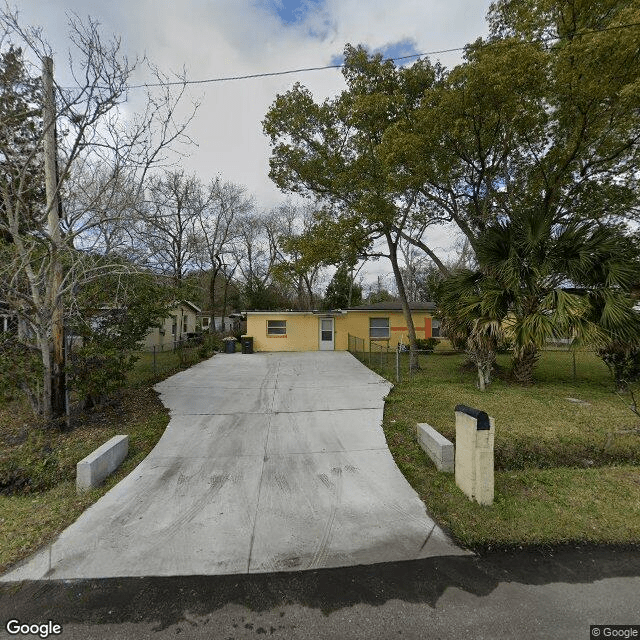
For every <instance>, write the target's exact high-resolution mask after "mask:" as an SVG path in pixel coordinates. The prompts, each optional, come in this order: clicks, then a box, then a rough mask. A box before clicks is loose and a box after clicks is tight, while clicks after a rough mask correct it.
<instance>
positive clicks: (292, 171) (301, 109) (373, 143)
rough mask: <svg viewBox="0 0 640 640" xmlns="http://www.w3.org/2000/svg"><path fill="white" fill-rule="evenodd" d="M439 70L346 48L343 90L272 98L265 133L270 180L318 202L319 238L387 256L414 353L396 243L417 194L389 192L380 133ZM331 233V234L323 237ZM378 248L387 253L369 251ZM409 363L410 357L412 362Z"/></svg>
mask: <svg viewBox="0 0 640 640" xmlns="http://www.w3.org/2000/svg"><path fill="white" fill-rule="evenodd" d="M438 73H439V70H438V69H437V68H434V67H433V66H432V65H431V64H430V63H429V62H428V61H420V62H417V63H416V64H414V65H413V66H412V67H409V68H400V69H398V68H396V67H395V66H394V64H393V63H392V62H390V61H386V62H383V60H382V56H381V55H374V56H369V55H368V54H367V52H366V51H365V50H364V49H363V48H362V47H359V48H354V47H351V46H349V45H347V47H346V48H345V66H344V68H343V75H344V78H345V81H346V84H347V89H346V90H345V91H343V92H342V93H341V94H340V95H339V96H337V97H336V98H333V99H329V100H325V101H324V102H322V103H318V102H315V101H314V99H313V96H312V95H311V93H310V91H309V90H307V89H305V88H304V87H303V86H301V85H300V84H296V85H295V86H294V87H293V89H291V90H290V91H288V92H287V93H285V94H283V95H279V96H277V98H276V100H275V102H274V103H273V105H272V106H271V108H270V109H269V111H268V113H267V115H266V117H265V119H264V120H263V127H264V131H265V133H266V134H267V135H268V136H269V138H270V141H271V146H272V155H271V159H270V167H271V171H270V174H269V175H270V177H271V178H272V180H273V181H274V182H275V183H276V184H277V185H278V187H280V188H281V189H282V190H283V191H288V192H294V193H300V194H302V195H305V196H309V197H311V198H313V199H315V200H317V201H319V202H321V203H323V204H324V205H325V206H324V210H323V215H322V217H321V218H320V221H321V222H322V224H320V225H319V228H321V229H322V231H323V232H324V233H323V234H322V237H320V236H319V237H318V241H319V242H320V243H324V242H325V241H326V240H325V239H326V238H327V237H329V238H333V239H334V242H335V243H336V244H340V243H342V244H343V245H344V246H347V247H349V246H350V245H349V244H348V243H347V241H346V238H345V236H344V235H336V234H335V233H331V231H334V230H341V231H345V230H351V231H350V233H349V235H350V236H351V237H352V238H357V244H353V245H351V247H350V248H351V249H352V251H353V252H356V253H359V254H361V255H363V254H368V255H371V254H374V255H377V256H378V257H379V256H385V257H387V258H388V259H389V260H390V262H391V267H392V270H393V273H394V277H395V281H396V287H397V289H398V293H399V297H400V300H401V301H402V307H403V311H404V316H405V321H406V322H407V328H408V333H409V339H410V343H411V345H412V352H413V351H414V350H415V339H416V335H415V328H414V325H413V320H412V317H411V312H410V310H409V305H408V302H407V296H406V293H405V290H404V284H403V280H402V274H401V272H400V265H399V259H398V242H399V241H400V238H401V235H400V234H401V232H402V229H403V227H404V226H405V223H406V221H407V219H408V217H409V215H410V214H411V212H412V210H413V209H414V208H415V207H416V206H417V205H418V202H417V197H418V193H417V189H416V188H415V187H414V186H413V185H410V186H409V187H404V186H403V187H401V188H396V189H392V188H390V184H391V174H392V172H393V171H395V170H396V168H395V167H391V166H390V165H388V164H387V163H386V162H385V160H384V158H383V157H382V155H381V154H380V145H381V143H382V140H383V136H384V133H385V131H386V130H387V129H388V128H389V127H390V126H391V125H392V124H393V123H394V122H396V121H398V120H399V119H400V118H401V117H402V115H403V114H404V113H405V112H406V111H407V110H411V109H413V108H415V105H416V104H417V103H418V102H419V101H420V99H421V96H422V94H423V93H424V91H425V89H427V88H428V87H430V86H431V85H432V84H433V83H434V81H435V79H436V77H437V75H438ZM327 232H329V233H327ZM378 240H379V241H380V242H381V243H384V246H385V248H386V253H381V252H380V251H378V250H377V249H375V248H374V244H375V242H376V241H378ZM412 364H414V365H415V359H413V358H412Z"/></svg>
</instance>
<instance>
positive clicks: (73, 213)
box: [0, 7, 195, 418]
mask: <svg viewBox="0 0 640 640" xmlns="http://www.w3.org/2000/svg"><path fill="white" fill-rule="evenodd" d="M69 43H70V51H69V56H68V64H69V72H70V77H71V78H72V79H73V82H72V83H71V84H72V85H73V86H64V87H63V86H59V85H58V84H57V83H55V82H54V92H55V118H54V119H53V120H52V121H50V122H47V121H44V122H43V120H42V119H41V120H40V122H39V123H38V126H36V127H34V128H33V131H32V136H31V140H30V144H29V145H28V146H26V147H24V148H23V149H22V151H23V152H22V153H19V154H18V153H16V152H15V151H16V144H17V141H16V140H15V138H14V137H12V136H11V135H10V134H11V131H3V135H0V145H1V148H0V156H2V157H3V158H4V159H6V160H7V162H8V163H9V164H7V166H6V170H7V173H5V175H6V176H8V178H7V179H3V180H1V181H0V197H1V198H2V216H0V236H1V237H2V238H3V239H4V242H3V243H2V245H1V246H0V251H1V252H2V256H1V259H0V287H1V289H0V297H2V298H4V299H5V300H6V302H7V304H8V305H9V306H10V308H11V309H12V310H13V312H14V313H16V314H17V315H18V316H19V317H20V318H21V320H22V321H23V323H24V324H25V325H26V326H27V327H28V333H29V334H30V336H31V339H32V341H33V346H34V348H35V349H37V350H38V352H39V354H40V358H41V361H42V370H43V377H42V381H41V385H39V389H36V390H32V393H31V394H30V395H31V398H32V404H34V409H36V410H38V411H39V412H40V413H42V415H43V416H44V417H45V418H50V417H52V416H53V415H55V414H57V413H59V410H60V398H59V397H58V398H54V397H53V394H52V352H53V346H54V337H53V325H54V319H55V317H56V315H57V314H58V313H59V311H60V310H61V309H62V308H66V309H68V307H69V305H68V301H69V300H70V299H71V298H73V296H74V292H75V291H77V289H78V287H80V286H82V285H83V284H85V283H88V282H91V281H95V280H96V279H98V278H100V277H102V276H104V274H106V273H113V271H114V269H122V268H123V265H122V261H118V262H116V263H114V264H110V263H109V261H108V260H106V261H105V260H100V261H96V260H94V259H93V256H92V255H91V253H90V251H89V249H90V248H91V246H92V244H94V243H95V242H96V236H97V235H98V236H99V233H100V231H99V230H100V228H104V225H105V224H110V223H115V222H116V221H119V220H122V217H123V215H125V214H127V213H128V212H129V207H128V202H129V201H130V198H133V199H135V198H136V197H137V195H138V194H139V193H141V192H142V190H143V188H144V184H145V182H146V177H147V173H148V171H149V170H150V169H151V168H152V167H153V166H155V165H158V164H161V163H163V162H165V161H166V160H167V152H168V151H169V150H170V149H171V148H175V146H176V145H177V144H180V143H185V142H188V138H187V137H186V135H185V129H186V126H187V124H188V121H189V120H190V117H192V116H193V112H192V114H191V116H187V118H186V119H185V120H184V121H180V122H178V121H176V120H175V119H174V114H175V113H176V107H177V105H178V103H179V102H180V100H181V98H182V97H183V93H184V88H185V86H184V84H180V83H179V84H178V85H177V86H175V88H174V85H173V84H171V85H170V84H169V82H168V80H169V79H168V78H167V77H165V76H164V75H163V74H161V73H160V72H159V71H158V70H157V69H156V68H154V67H153V66H152V65H150V64H149V63H148V62H147V61H146V60H139V59H136V60H133V61H130V60H128V59H127V58H126V57H125V56H124V55H123V54H122V52H121V43H120V40H119V39H118V38H113V39H111V40H108V41H105V40H104V39H103V38H102V36H101V34H100V31H99V28H98V25H97V23H96V22H95V21H93V20H91V19H88V20H87V21H81V20H80V19H79V18H77V17H76V16H71V18H70V19H69ZM0 44H1V45H2V46H3V47H6V46H8V45H9V44H12V45H14V46H16V47H19V48H21V49H22V50H23V51H24V52H25V65H26V68H27V75H28V76H29V77H31V78H36V77H37V75H38V71H37V70H39V69H41V68H45V65H46V64H49V65H50V62H47V59H50V58H51V49H50V47H49V46H48V44H47V43H46V41H45V39H44V36H43V33H42V31H41V30H40V29H38V28H34V27H25V26H22V25H21V24H20V22H19V20H18V16H17V13H15V12H12V11H10V10H9V9H8V8H6V7H5V9H4V10H1V11H0ZM29 61H30V62H29ZM30 63H31V66H30ZM142 68H146V69H147V70H148V71H149V72H150V73H152V74H153V76H154V81H153V83H151V84H153V85H156V86H150V87H148V88H147V89H146V90H145V91H146V94H145V99H144V100H143V101H142V105H143V106H142V110H141V111H140V112H138V113H135V114H132V115H127V114H126V112H125V109H124V108H123V105H124V104H125V102H127V100H128V93H129V84H130V83H131V79H132V76H133V74H134V72H136V71H137V70H138V69H142ZM5 90H6V89H5ZM31 106H32V107H33V106H36V107H37V109H36V110H38V109H39V106H37V105H31ZM194 109H195V106H194ZM11 126H13V125H12V123H11V122H8V123H7V122H4V121H3V122H2V124H0V127H5V128H6V127H9V128H10V127H11ZM53 127H55V130H56V133H57V136H56V137H57V156H56V158H55V159H56V161H57V172H54V176H53V190H54V192H55V195H56V196H57V198H49V197H47V204H46V205H42V204H41V199H40V200H38V199H37V198H38V196H37V195H35V194H34V191H33V184H34V176H37V175H38V167H39V166H40V165H41V163H42V142H43V140H44V137H45V136H46V135H47V134H48V133H49V132H50V131H51V128H53ZM97 176H99V178H100V179H99V180H94V178H95V177H97ZM123 184H127V185H129V191H130V193H129V194H128V195H127V196H126V198H124V201H123V196H122V195H121V193H119V192H120V187H121V185H123ZM34 198H35V200H34ZM34 202H36V203H37V204H36V205H34ZM48 218H51V220H53V221H54V223H57V225H54V226H56V227H57V228H58V229H59V231H60V233H59V234H56V233H52V227H51V224H47V220H48ZM55 274H61V277H60V278H57V277H55ZM65 303H67V304H66V305H65ZM65 317H68V313H66V314H65ZM53 388H57V389H58V393H59V392H60V390H59V389H60V388H59V386H57V387H53Z"/></svg>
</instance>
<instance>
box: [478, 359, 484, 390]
mask: <svg viewBox="0 0 640 640" xmlns="http://www.w3.org/2000/svg"><path fill="white" fill-rule="evenodd" d="M478 388H479V389H480V391H484V390H485V388H486V386H485V377H484V367H483V366H482V365H481V364H480V363H478Z"/></svg>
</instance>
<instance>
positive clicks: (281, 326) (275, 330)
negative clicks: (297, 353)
mask: <svg viewBox="0 0 640 640" xmlns="http://www.w3.org/2000/svg"><path fill="white" fill-rule="evenodd" d="M267 335H268V336H284V335H287V321H286V320H267Z"/></svg>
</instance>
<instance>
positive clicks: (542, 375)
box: [383, 353, 640, 549]
mask: <svg viewBox="0 0 640 640" xmlns="http://www.w3.org/2000/svg"><path fill="white" fill-rule="evenodd" d="M563 355H566V354H563ZM583 356H584V357H583V359H582V367H581V370H582V372H583V375H582V377H581V378H580V379H578V380H573V373H572V371H571V368H570V369H569V371H568V372H564V373H563V372H562V370H559V368H558V366H557V364H556V363H554V358H555V357H556V356H555V355H554V354H547V353H545V354H544V356H543V358H542V362H541V366H540V368H539V371H538V381H537V384H536V385H535V386H533V387H528V388H527V387H518V386H514V385H510V384H509V383H507V382H505V381H504V380H496V381H495V382H494V383H493V384H492V385H491V387H490V388H489V389H488V390H487V391H486V392H484V393H482V392H480V391H479V390H477V389H476V388H475V385H474V379H475V378H474V374H473V372H468V371H464V370H463V369H462V368H461V365H462V363H463V360H464V356H437V355H436V356H430V357H428V359H426V362H425V361H424V360H423V370H422V371H421V372H419V373H418V374H416V375H414V376H413V378H412V379H410V380H408V381H406V382H403V383H400V384H397V385H396V386H395V388H394V389H393V390H392V392H391V393H390V395H389V397H388V398H387V402H386V405H385V415H384V424H383V426H384V431H385V435H386V438H387V442H388V444H389V448H390V450H391V452H392V454H393V456H394V458H395V460H396V463H397V464H398V467H399V468H400V470H401V471H402V472H403V473H404V475H405V476H406V477H407V479H408V481H409V482H410V484H411V485H412V486H413V487H414V489H416V491H417V492H418V494H419V495H420V497H421V498H422V499H423V500H424V502H425V503H426V504H427V506H428V508H429V511H430V512H431V513H432V514H433V516H434V517H435V518H436V519H437V520H438V522H439V523H440V524H441V525H442V526H443V527H445V528H446V529H448V530H449V531H450V532H451V534H452V536H453V537H454V538H455V539H456V540H457V541H459V542H460V543H461V544H464V545H465V546H469V547H472V548H476V549H486V548H491V547H510V546H518V545H525V544H526V545H547V544H559V543H566V542H590V543H602V544H604V543H607V544H637V543H639V542H640V466H638V465H640V434H637V433H636V434H628V435H620V436H615V437H613V439H611V438H609V434H611V433H613V432H615V431H617V430H622V429H626V428H630V427H635V426H638V419H637V418H636V417H635V416H634V415H633V414H632V413H631V412H630V411H629V410H628V408H627V407H625V406H624V403H623V402H621V400H620V399H619V398H618V397H617V396H616V394H614V393H613V390H612V382H611V380H610V378H608V373H607V370H606V368H604V365H603V366H602V367H600V364H601V363H600V362H599V361H596V359H595V356H593V354H583ZM501 364H503V365H504V366H506V365H507V358H503V359H502V361H501ZM567 397H572V398H576V399H580V400H583V401H586V402H588V403H589V404H588V405H586V404H585V405H583V404H577V403H574V402H570V401H568V400H566V398H567ZM460 403H462V404H467V405H469V406H472V407H477V408H480V409H483V410H485V411H487V413H489V415H491V416H493V417H495V419H496V439H495V456H496V457H495V459H496V475H495V502H494V504H493V506H491V507H482V506H480V505H478V504H477V503H475V502H471V501H470V500H468V499H467V498H466V497H465V496H464V495H463V493H462V492H461V491H460V490H459V489H458V487H457V486H456V484H455V481H454V478H453V476H452V475H450V474H443V473H439V472H438V471H437V470H436V468H435V466H434V465H433V463H432V462H431V460H430V459H429V458H428V456H427V455H426V454H425V453H424V452H423V451H422V449H421V448H420V446H419V444H418V442H417V438H416V423H417V422H428V423H429V424H431V425H432V426H433V427H434V428H436V429H437V430H438V431H440V432H441V433H442V434H443V435H445V436H446V437H447V438H449V439H450V440H451V441H453V442H455V423H454V407H455V405H456V404H460Z"/></svg>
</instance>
